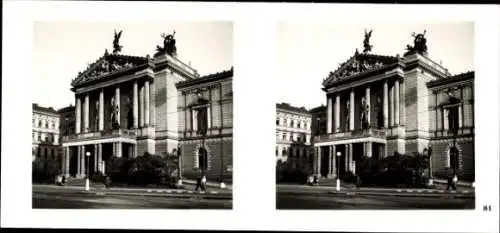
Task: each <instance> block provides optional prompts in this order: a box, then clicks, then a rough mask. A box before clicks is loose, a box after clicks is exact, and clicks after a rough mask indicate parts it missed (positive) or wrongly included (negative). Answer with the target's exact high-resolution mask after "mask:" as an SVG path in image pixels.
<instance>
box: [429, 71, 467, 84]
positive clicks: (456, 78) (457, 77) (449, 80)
mask: <svg viewBox="0 0 500 233" xmlns="http://www.w3.org/2000/svg"><path fill="white" fill-rule="evenodd" d="M474 74H475V72H474V71H467V72H464V73H460V74H456V75H453V76H449V77H448V78H441V79H437V80H433V81H430V82H428V83H427V87H436V86H440V85H445V84H450V83H454V82H460V81H465V80H468V79H474Z"/></svg>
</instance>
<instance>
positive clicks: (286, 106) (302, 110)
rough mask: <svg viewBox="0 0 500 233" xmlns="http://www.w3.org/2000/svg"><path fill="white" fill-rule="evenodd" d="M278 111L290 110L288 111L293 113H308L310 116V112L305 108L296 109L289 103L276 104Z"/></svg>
mask: <svg viewBox="0 0 500 233" xmlns="http://www.w3.org/2000/svg"><path fill="white" fill-rule="evenodd" d="M276 109H281V110H288V111H292V112H297V113H306V114H309V111H307V109H306V108H304V107H300V108H298V107H294V106H291V105H290V104H289V103H278V104H276Z"/></svg>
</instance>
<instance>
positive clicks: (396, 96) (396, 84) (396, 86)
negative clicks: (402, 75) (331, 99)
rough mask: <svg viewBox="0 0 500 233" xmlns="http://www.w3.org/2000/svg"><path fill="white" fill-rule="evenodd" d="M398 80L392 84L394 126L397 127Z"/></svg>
mask: <svg viewBox="0 0 500 233" xmlns="http://www.w3.org/2000/svg"><path fill="white" fill-rule="evenodd" d="M399 95H400V94H399V80H398V79H396V82H395V83H394V105H395V106H394V125H396V126H399Z"/></svg>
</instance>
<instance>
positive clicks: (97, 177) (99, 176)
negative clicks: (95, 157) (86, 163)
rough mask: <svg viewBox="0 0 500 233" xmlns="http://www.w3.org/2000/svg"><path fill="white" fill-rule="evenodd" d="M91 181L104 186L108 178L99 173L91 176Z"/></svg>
mask: <svg viewBox="0 0 500 233" xmlns="http://www.w3.org/2000/svg"><path fill="white" fill-rule="evenodd" d="M90 181H92V182H94V183H103V184H104V183H105V182H106V176H105V175H104V174H102V172H100V171H98V172H95V173H94V174H92V175H91V176H90Z"/></svg>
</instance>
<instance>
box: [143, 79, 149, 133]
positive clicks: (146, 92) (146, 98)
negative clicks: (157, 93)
mask: <svg viewBox="0 0 500 233" xmlns="http://www.w3.org/2000/svg"><path fill="white" fill-rule="evenodd" d="M144 125H145V126H146V127H147V126H149V80H146V82H144Z"/></svg>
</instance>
